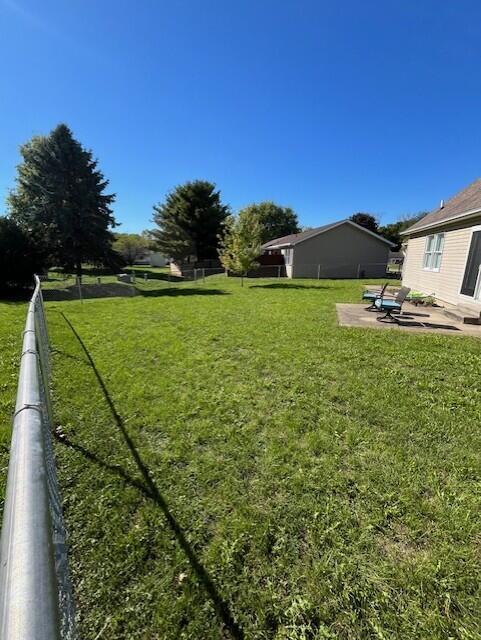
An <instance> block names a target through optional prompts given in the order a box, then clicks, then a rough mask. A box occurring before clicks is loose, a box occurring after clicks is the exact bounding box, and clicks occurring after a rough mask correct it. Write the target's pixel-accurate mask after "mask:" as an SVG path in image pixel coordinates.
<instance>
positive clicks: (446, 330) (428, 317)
mask: <svg viewBox="0 0 481 640" xmlns="http://www.w3.org/2000/svg"><path fill="white" fill-rule="evenodd" d="M368 304H369V303H368V302H364V303H362V304H341V303H339V304H336V311H337V319H338V322H339V326H341V327H363V328H369V329H391V330H394V331H409V332H411V333H418V332H423V333H431V334H438V333H441V334H446V335H460V336H462V335H466V336H476V337H481V325H472V324H464V323H462V322H459V321H456V320H454V319H451V318H449V317H447V316H446V315H445V313H444V310H443V309H442V307H427V306H426V307H424V306H416V305H414V304H412V303H409V302H405V303H404V305H403V308H402V313H401V314H400V315H399V314H397V317H398V318H399V322H396V323H387V322H379V321H378V320H377V318H378V317H380V316H383V315H384V313H383V312H376V311H367V310H366V307H367V306H368Z"/></svg>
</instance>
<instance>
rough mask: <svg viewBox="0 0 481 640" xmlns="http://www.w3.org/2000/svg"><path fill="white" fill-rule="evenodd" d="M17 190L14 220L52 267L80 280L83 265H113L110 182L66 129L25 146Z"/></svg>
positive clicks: (13, 197)
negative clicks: (56, 267) (62, 269)
mask: <svg viewBox="0 0 481 640" xmlns="http://www.w3.org/2000/svg"><path fill="white" fill-rule="evenodd" d="M20 152H21V155H22V158H23V161H22V163H21V164H20V165H19V166H18V167H17V171H18V174H17V179H16V183H17V184H16V187H15V189H14V190H13V191H12V192H11V194H10V196H9V198H8V205H9V210H10V215H11V217H12V218H13V219H14V220H15V221H16V222H17V223H18V224H19V225H20V226H21V227H22V228H24V229H26V230H27V231H28V232H29V234H30V235H31V236H32V238H33V239H34V240H35V242H36V243H37V245H38V246H39V247H40V248H41V250H42V252H43V254H44V255H45V256H46V257H47V259H48V260H49V261H50V263H55V264H56V265H57V266H61V267H63V268H64V269H66V270H69V271H73V270H75V272H76V273H77V275H79V276H80V275H81V274H82V263H84V262H92V263H94V264H110V263H111V262H112V261H114V260H115V258H114V256H115V254H114V252H113V251H112V242H113V239H114V238H113V234H112V233H111V231H110V229H111V228H113V227H114V226H115V224H116V223H115V219H114V217H113V212H112V209H111V204H112V203H113V202H114V200H115V195H114V194H105V193H104V191H105V189H106V187H107V185H108V181H107V180H106V179H105V178H104V176H103V174H102V172H101V171H100V170H99V169H98V167H97V161H96V160H94V158H93V156H92V153H91V152H90V151H87V150H86V149H84V148H83V147H82V145H81V144H80V143H79V142H78V141H77V140H75V138H74V137H73V135H72V132H71V131H70V129H69V128H68V127H67V126H66V125H65V124H60V125H58V126H57V127H56V128H55V129H54V130H53V131H52V132H51V133H50V134H49V135H48V136H35V137H33V138H32V139H31V140H30V141H29V142H27V143H26V144H24V145H22V147H21V148H20Z"/></svg>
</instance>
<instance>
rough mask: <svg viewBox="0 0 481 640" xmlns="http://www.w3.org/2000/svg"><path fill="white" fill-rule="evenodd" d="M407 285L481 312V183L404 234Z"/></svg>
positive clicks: (443, 204)
mask: <svg viewBox="0 0 481 640" xmlns="http://www.w3.org/2000/svg"><path fill="white" fill-rule="evenodd" d="M402 235H403V237H404V238H405V242H407V248H406V257H405V260H404V266H403V285H405V286H407V287H411V289H413V290H415V291H421V292H423V293H425V294H427V295H434V297H435V298H437V299H438V300H440V301H442V302H447V303H450V304H453V305H456V306H458V307H459V308H460V309H463V310H465V311H467V310H469V311H472V312H473V319H474V318H475V317H477V319H479V316H480V313H481V276H480V266H481V179H478V180H476V181H475V182H473V183H472V184H471V185H469V187H467V188H466V189H464V191H461V192H460V193H458V194H457V195H455V196H454V197H453V198H451V199H450V200H448V201H447V202H443V201H441V204H440V206H439V208H437V209H435V210H434V211H432V212H431V213H429V214H428V215H427V216H425V217H424V218H422V219H421V220H419V221H418V222H416V224H414V225H413V226H412V227H409V229H406V231H404V232H403V234H402Z"/></svg>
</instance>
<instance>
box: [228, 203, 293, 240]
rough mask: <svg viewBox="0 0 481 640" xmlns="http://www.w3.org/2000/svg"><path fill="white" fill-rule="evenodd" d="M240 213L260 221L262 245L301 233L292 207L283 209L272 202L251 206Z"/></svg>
mask: <svg viewBox="0 0 481 640" xmlns="http://www.w3.org/2000/svg"><path fill="white" fill-rule="evenodd" d="M240 213H242V214H245V215H252V216H255V217H256V218H257V220H258V221H259V225H260V229H261V243H262V244H264V242H269V240H274V239H275V238H280V237H281V236H288V235H290V234H291V233H299V232H300V230H301V229H300V227H299V220H298V218H297V214H296V213H295V211H294V210H293V209H291V208H290V207H282V206H280V205H278V204H276V203H275V202H272V201H271V200H267V201H265V202H259V203H257V204H251V205H249V206H247V207H244V209H241V211H240Z"/></svg>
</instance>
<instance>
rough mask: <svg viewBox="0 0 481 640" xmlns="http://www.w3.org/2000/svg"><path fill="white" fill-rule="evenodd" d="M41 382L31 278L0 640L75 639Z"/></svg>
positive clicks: (46, 395)
mask: <svg viewBox="0 0 481 640" xmlns="http://www.w3.org/2000/svg"><path fill="white" fill-rule="evenodd" d="M49 382H50V363H49V343H48V333H47V323H46V319H45V311H44V306H43V299H42V291H41V288H40V280H39V278H37V277H36V278H35V291H34V293H33V296H32V299H31V301H30V304H29V307H28V313H27V320H26V324H25V330H24V333H23V348H22V356H21V361H20V373H19V381H18V390H17V401H16V406H15V413H14V417H13V432H12V441H11V447H10V462H9V467H8V478H7V489H6V498H5V506H4V512H3V526H2V537H1V550H0V554H1V560H0V562H1V564H0V638H2V640H73V639H74V638H76V632H75V624H74V618H75V612H74V606H73V599H72V591H71V585H70V579H69V572H68V563H67V548H66V542H65V538H66V534H65V527H64V522H63V516H62V502H61V497H60V492H59V488H58V483H57V476H56V470H55V462H54V456H53V451H52V439H51V429H52V425H53V420H52V410H51V403H50V391H49Z"/></svg>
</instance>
